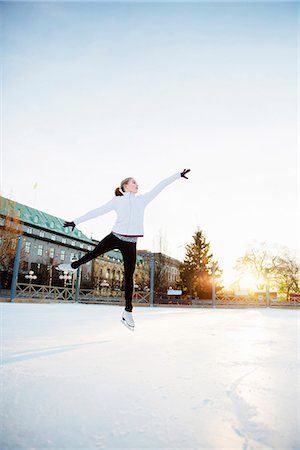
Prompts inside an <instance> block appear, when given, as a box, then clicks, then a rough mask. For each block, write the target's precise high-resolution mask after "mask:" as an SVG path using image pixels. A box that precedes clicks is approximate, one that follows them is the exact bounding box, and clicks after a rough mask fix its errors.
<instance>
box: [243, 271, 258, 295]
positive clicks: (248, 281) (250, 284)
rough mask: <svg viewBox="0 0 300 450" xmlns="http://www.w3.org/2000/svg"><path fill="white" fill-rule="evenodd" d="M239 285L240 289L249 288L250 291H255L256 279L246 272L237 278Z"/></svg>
mask: <svg viewBox="0 0 300 450" xmlns="http://www.w3.org/2000/svg"><path fill="white" fill-rule="evenodd" d="M239 285H240V289H249V290H251V291H256V290H257V285H258V280H257V278H255V277H254V276H253V275H251V274H250V273H246V274H244V275H243V276H242V277H241V278H240V279H239Z"/></svg>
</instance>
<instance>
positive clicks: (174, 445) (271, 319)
mask: <svg viewBox="0 0 300 450" xmlns="http://www.w3.org/2000/svg"><path fill="white" fill-rule="evenodd" d="M0 309H1V343H2V344H1V377H2V382H1V407H0V408H1V411H0V413H1V417H0V419H1V430H0V431H1V437H0V447H1V450H8V449H9V450H18V449H31V450H33V449H39V450H41V449H53V450H54V449H55V450H58V449H65V450H66V449H70V450H71V449H72V450H73V449H84V450H92V449H93V450H94V449H138V450H140V449H153V450H154V449H155V450H159V449H168V450H170V449H185V450H190V449H197V450H198V449H199V450H200V449H201V450H202V449H203V450H204V449H216V450H221V449H230V450H234V449H243V450H250V449H260V450H261V449H276V450H281V449H284V450H290V449H299V448H300V439H299V429H300V424H299V378H298V376H299V324H300V321H299V312H298V311H295V310H282V309H280V310H279V309H243V310H242V309H237V310H232V309H185V308H182V309H181V308H142V307H140V308H134V310H133V314H134V319H135V322H136V330H135V331H134V333H132V332H131V331H129V330H127V329H126V328H125V327H124V326H122V324H121V322H120V318H121V314H122V310H123V308H122V307H120V306H110V305H83V304H20V303H15V304H14V303H2V304H0ZM297 402H298V403H297Z"/></svg>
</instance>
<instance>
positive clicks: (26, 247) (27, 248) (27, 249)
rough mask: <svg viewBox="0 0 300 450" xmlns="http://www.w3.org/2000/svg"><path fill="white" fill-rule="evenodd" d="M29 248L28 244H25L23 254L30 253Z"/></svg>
mask: <svg viewBox="0 0 300 450" xmlns="http://www.w3.org/2000/svg"><path fill="white" fill-rule="evenodd" d="M30 246H31V244H30V242H25V252H26V253H30Z"/></svg>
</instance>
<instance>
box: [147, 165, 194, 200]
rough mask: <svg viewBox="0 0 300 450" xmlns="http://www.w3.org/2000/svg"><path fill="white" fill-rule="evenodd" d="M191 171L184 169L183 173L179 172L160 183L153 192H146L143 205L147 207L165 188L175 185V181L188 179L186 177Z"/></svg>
mask: <svg viewBox="0 0 300 450" xmlns="http://www.w3.org/2000/svg"><path fill="white" fill-rule="evenodd" d="M189 171H190V169H188V170H186V169H184V171H183V172H177V173H174V175H171V176H170V177H168V178H165V179H164V180H162V181H161V182H160V183H158V184H157V185H156V186H154V188H153V189H151V191H149V192H146V194H143V195H141V196H140V197H141V199H142V200H143V203H144V204H145V205H147V204H148V203H149V202H151V201H152V200H153V199H154V198H155V197H156V196H157V195H158V194H159V193H160V192H161V191H162V190H163V189H164V188H165V187H167V186H168V185H169V184H171V183H173V181H175V180H179V178H182V177H184V178H187V177H186V176H185V175H186V173H187V172H189Z"/></svg>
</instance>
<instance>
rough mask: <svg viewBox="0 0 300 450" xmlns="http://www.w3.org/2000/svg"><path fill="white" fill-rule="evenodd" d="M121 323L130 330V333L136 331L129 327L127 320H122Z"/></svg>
mask: <svg viewBox="0 0 300 450" xmlns="http://www.w3.org/2000/svg"><path fill="white" fill-rule="evenodd" d="M121 323H122V324H123V325H124V326H125V327H126V328H128V330H130V331H134V327H131V326H130V325H128V323H127V322H126V320H123V319H121Z"/></svg>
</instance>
